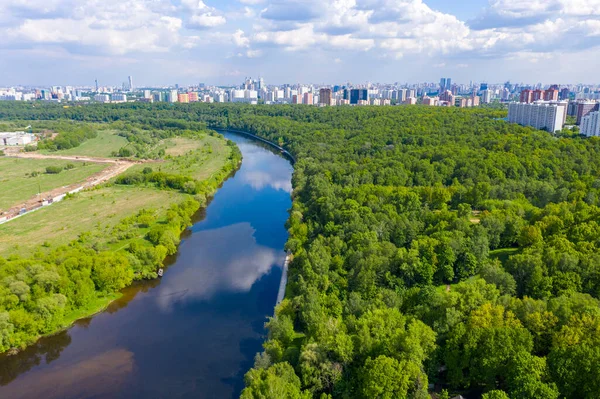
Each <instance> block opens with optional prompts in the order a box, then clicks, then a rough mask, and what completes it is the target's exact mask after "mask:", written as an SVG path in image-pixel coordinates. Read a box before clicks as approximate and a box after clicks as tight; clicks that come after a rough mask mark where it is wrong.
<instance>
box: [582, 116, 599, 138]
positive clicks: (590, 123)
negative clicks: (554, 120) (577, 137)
mask: <svg viewBox="0 0 600 399" xmlns="http://www.w3.org/2000/svg"><path fill="white" fill-rule="evenodd" d="M580 128H581V134H583V135H584V136H587V137H592V136H596V137H598V136H600V111H594V112H590V113H589V114H587V115H586V116H584V117H583V118H582V119H581V126H580Z"/></svg>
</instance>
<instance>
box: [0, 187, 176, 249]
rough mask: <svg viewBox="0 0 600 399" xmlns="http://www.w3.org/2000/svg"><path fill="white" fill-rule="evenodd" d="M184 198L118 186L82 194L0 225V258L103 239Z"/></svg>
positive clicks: (155, 191) (152, 190) (148, 189)
mask: <svg viewBox="0 0 600 399" xmlns="http://www.w3.org/2000/svg"><path fill="white" fill-rule="evenodd" d="M184 198H185V194H180V193H177V192H174V191H159V190H156V189H153V188H144V187H133V186H118V185H115V186H109V187H101V188H98V189H95V190H90V191H85V192H81V193H79V194H77V195H75V196H74V197H73V198H70V199H67V200H65V201H62V202H59V203H56V204H53V205H51V206H48V207H46V208H43V209H40V210H39V211H36V212H33V213H30V214H27V215H25V216H22V217H20V218H18V219H15V220H13V221H10V222H8V223H5V224H2V225H0V256H3V257H6V256H9V255H12V254H19V255H22V256H28V255H31V254H32V253H33V252H35V251H37V250H39V249H44V247H56V246H58V245H63V244H68V243H69V242H71V241H73V240H75V239H77V238H78V237H79V235H80V234H81V233H84V232H92V233H94V234H96V235H97V234H100V235H102V234H103V233H105V232H108V231H110V230H111V229H112V227H113V226H115V225H116V224H117V223H119V222H120V221H121V220H122V219H124V218H126V217H128V216H131V215H134V214H136V213H137V212H138V211H139V210H140V209H142V208H146V209H155V210H157V211H159V213H160V210H164V209H166V208H168V207H169V206H170V205H171V204H173V203H179V202H181V201H182V200H183V199H184ZM162 213H164V212H162Z"/></svg>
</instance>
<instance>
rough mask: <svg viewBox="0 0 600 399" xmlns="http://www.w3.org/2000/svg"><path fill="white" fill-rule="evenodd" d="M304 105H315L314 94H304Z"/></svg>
mask: <svg viewBox="0 0 600 399" xmlns="http://www.w3.org/2000/svg"><path fill="white" fill-rule="evenodd" d="M302 103H303V104H306V105H313V104H314V99H313V94H312V93H304V96H303V98H302Z"/></svg>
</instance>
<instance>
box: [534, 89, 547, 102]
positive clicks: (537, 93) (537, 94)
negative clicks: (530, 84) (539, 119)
mask: <svg viewBox="0 0 600 399" xmlns="http://www.w3.org/2000/svg"><path fill="white" fill-rule="evenodd" d="M543 99H544V90H540V89H538V90H534V91H533V94H532V96H531V101H542V100H543Z"/></svg>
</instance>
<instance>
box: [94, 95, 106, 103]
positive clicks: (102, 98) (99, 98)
mask: <svg viewBox="0 0 600 399" xmlns="http://www.w3.org/2000/svg"><path fill="white" fill-rule="evenodd" d="M94 101H98V102H99V103H107V102H110V96H109V95H108V94H96V95H95V96H94Z"/></svg>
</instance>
